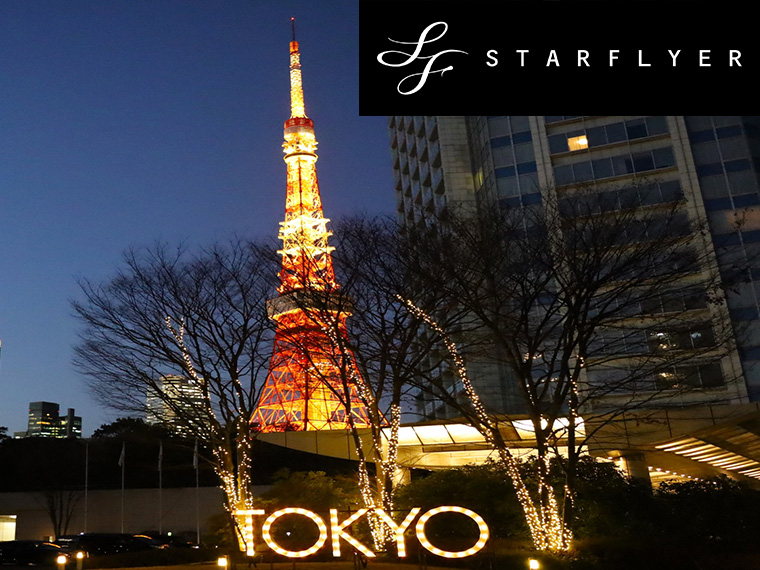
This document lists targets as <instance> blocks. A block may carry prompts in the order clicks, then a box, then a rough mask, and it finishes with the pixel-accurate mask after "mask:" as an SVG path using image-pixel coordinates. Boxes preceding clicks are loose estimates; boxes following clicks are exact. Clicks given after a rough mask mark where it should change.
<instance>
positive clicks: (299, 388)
mask: <svg viewBox="0 0 760 570" xmlns="http://www.w3.org/2000/svg"><path fill="white" fill-rule="evenodd" d="M290 109H291V112H290V118H289V119H288V120H287V121H285V142H284V144H283V148H284V152H285V163H286V164H287V171H288V174H287V197H286V201H285V221H283V222H281V223H280V234H279V238H280V239H281V240H282V249H281V250H280V251H279V252H278V253H280V254H281V255H282V271H281V272H280V279H281V285H280V287H279V289H278V290H279V296H278V297H276V298H274V299H272V300H270V301H269V303H268V312H269V317H270V318H271V319H273V320H274V321H275V322H276V323H277V330H276V333H275V342H274V351H273V354H272V362H271V364H270V368H269V375H268V377H267V382H266V385H265V386H264V390H263V392H262V394H261V399H260V400H259V404H258V406H257V408H256V411H255V412H254V415H253V418H252V422H253V423H254V424H258V427H259V429H260V430H261V431H270V432H271V431H286V430H321V429H346V428H348V427H349V415H348V414H349V413H350V414H351V416H352V417H353V421H354V424H355V425H357V426H366V425H368V423H369V422H368V420H367V413H366V409H365V407H364V405H363V404H362V402H361V400H360V399H359V398H358V396H357V391H356V385H355V384H354V383H353V382H352V381H351V380H352V378H353V377H354V376H353V374H355V372H354V371H355V370H356V367H355V365H354V363H353V356H352V355H351V354H350V353H349V352H347V351H340V350H338V349H337V347H336V343H335V342H333V340H337V339H338V338H346V326H345V319H346V317H347V316H348V313H347V312H346V308H345V305H346V302H345V301H346V300H345V298H344V297H342V296H341V295H340V294H339V293H338V288H339V287H338V284H337V283H336V281H335V273H334V271H333V266H332V258H331V256H330V252H331V251H332V250H333V248H332V247H330V246H329V245H328V243H327V240H328V237H329V236H330V235H331V232H330V231H328V229H327V222H329V220H328V219H326V218H325V217H324V216H323V215H322V200H321V198H320V195H319V185H318V184H317V169H316V162H317V155H316V149H317V140H316V137H315V136H314V123H313V121H312V120H311V119H309V118H308V117H307V116H306V112H305V110H304V101H303V88H302V85H301V63H300V54H299V52H298V42H296V41H295V33H294V34H293V41H292V42H290ZM331 338H332V340H331ZM349 409H350V412H348V411H347V410H349Z"/></svg>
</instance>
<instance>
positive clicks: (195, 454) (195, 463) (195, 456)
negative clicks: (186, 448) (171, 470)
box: [193, 439, 198, 469]
mask: <svg viewBox="0 0 760 570" xmlns="http://www.w3.org/2000/svg"><path fill="white" fill-rule="evenodd" d="M193 469H198V440H197V439H196V440H195V449H193Z"/></svg>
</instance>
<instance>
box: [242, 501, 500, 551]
mask: <svg viewBox="0 0 760 570" xmlns="http://www.w3.org/2000/svg"><path fill="white" fill-rule="evenodd" d="M420 510H421V509H420V508H419V507H414V508H413V509H412V510H411V511H409V514H408V515H407V516H406V518H404V520H403V521H402V522H400V523H397V522H396V521H394V520H393V519H392V518H391V517H390V516H389V515H388V514H387V513H386V512H384V511H383V510H382V509H375V514H376V515H377V516H378V517H379V518H380V519H381V520H382V521H383V522H384V523H385V524H386V525H388V527H389V528H390V529H391V530H392V531H393V533H394V535H395V537H396V549H397V552H398V556H399V557H400V558H403V557H405V556H406V541H405V537H404V533H405V532H406V530H407V529H408V528H409V527H410V526H411V524H412V522H413V521H414V519H415V518H416V517H417V515H418V514H419V513H420ZM366 513H367V509H360V510H358V511H357V512H355V513H353V514H352V515H351V516H350V517H348V518H347V519H345V520H344V521H343V522H340V520H339V519H338V510H337V509H330V534H331V536H332V542H331V544H332V553H333V556H334V557H336V558H337V557H339V556H340V541H341V539H342V540H344V541H346V542H347V543H349V544H350V545H351V546H352V547H353V548H355V549H356V550H358V551H359V552H361V553H362V554H364V555H365V556H367V557H368V558H373V557H374V556H375V553H374V552H373V551H372V550H370V549H369V548H367V547H366V546H365V545H364V544H362V543H361V542H359V541H358V540H356V538H354V537H353V536H351V535H350V534H348V533H347V532H346V531H345V529H346V528H349V527H350V526H351V525H352V524H353V523H354V522H356V521H357V520H359V519H360V518H361V517H363V516H364V515H365V514H366ZM440 513H458V514H461V515H463V516H466V517H468V518H470V519H471V520H473V521H474V522H475V524H477V525H478V530H479V532H480V535H479V536H478V540H477V542H476V543H475V544H473V545H472V546H471V547H470V548H468V549H466V550H456V551H451V550H443V549H441V548H438V547H436V546H434V545H433V544H432V543H431V542H430V541H429V540H428V538H427V534H426V533H425V525H427V523H428V521H429V520H430V519H431V518H433V517H434V516H435V515H437V514H440ZM235 514H236V515H237V516H239V517H241V518H242V520H243V539H244V542H245V545H246V554H247V555H248V556H253V555H254V554H255V553H256V548H255V543H254V532H253V531H254V527H253V525H254V517H260V516H264V515H266V512H265V511H264V510H263V509H252V510H239V511H235ZM284 515H300V516H303V517H306V518H308V519H310V520H311V521H312V522H314V524H316V525H317V528H318V529H319V538H317V540H316V541H315V542H314V544H313V545H311V546H310V547H309V548H306V549H304V550H288V549H286V548H283V547H282V546H281V545H279V544H278V543H277V542H276V541H275V539H274V537H273V536H272V532H271V530H272V526H273V525H274V524H275V523H276V522H277V519H279V518H280V517H282V516H284ZM414 531H415V534H416V536H417V540H419V542H420V545H421V546H422V547H423V548H424V549H425V550H427V551H428V552H431V553H433V554H435V555H437V556H442V557H444V558H466V557H467V556H472V555H473V554H475V553H476V552H479V551H480V550H481V549H482V548H483V547H484V546H485V545H486V542H487V541H488V537H489V530H488V525H487V524H486V522H485V521H484V520H483V518H482V517H481V516H480V515H479V514H477V513H476V512H474V511H471V510H470V509H466V508H464V507H455V506H444V507H436V508H434V509H430V510H429V511H427V512H425V513H424V514H423V515H422V516H420V518H419V519H417V524H416V525H415V527H414ZM261 536H262V538H263V539H264V542H265V543H266V545H267V546H268V547H269V548H271V549H272V550H274V551H275V552H276V553H278V554H281V555H283V556H287V557H288V558H305V557H307V556H311V555H312V554H314V553H316V552H317V551H318V550H319V549H320V548H322V547H323V546H324V545H325V543H326V542H327V539H328V531H327V525H326V524H325V521H324V520H323V519H322V517H320V516H319V515H318V514H316V513H315V512H312V511H309V510H307V509H301V508H296V507H288V508H286V509H280V510H278V511H275V512H273V513H272V514H270V515H269V516H268V517H267V518H266V519H265V520H264V523H263V525H262V527H261Z"/></svg>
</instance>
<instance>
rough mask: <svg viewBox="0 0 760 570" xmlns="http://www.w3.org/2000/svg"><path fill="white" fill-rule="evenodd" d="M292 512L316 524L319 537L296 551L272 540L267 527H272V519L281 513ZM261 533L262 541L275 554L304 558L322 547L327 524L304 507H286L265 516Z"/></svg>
mask: <svg viewBox="0 0 760 570" xmlns="http://www.w3.org/2000/svg"><path fill="white" fill-rule="evenodd" d="M292 514H295V515H303V516H305V517H308V518H310V519H311V520H313V521H314V522H315V523H316V524H317V527H319V538H318V539H317V542H315V543H314V544H313V545H312V546H311V548H307V549H306V550H297V551H294V550H285V549H284V548H282V547H281V546H280V545H279V544H277V543H276V542H275V541H274V538H272V535H271V534H270V532H269V529H271V528H272V525H273V524H274V521H276V520H277V519H278V518H280V517H281V516H283V515H292ZM261 534H262V536H263V537H264V542H266V543H267V544H268V545H269V548H271V549H272V550H274V551H275V552H276V553H277V554H282V555H283V556H287V557H289V558H304V557H306V556H311V555H312V554H314V553H315V552H316V551H317V550H319V549H320V548H322V546H324V544H325V542H326V541H327V526H326V525H325V521H323V520H322V519H321V518H320V517H319V515H317V514H316V513H313V512H311V511H307V510H306V509H298V508H287V509H280V510H279V511H275V512H273V513H272V514H271V515H269V517H267V520H266V521H264V526H263V527H261Z"/></svg>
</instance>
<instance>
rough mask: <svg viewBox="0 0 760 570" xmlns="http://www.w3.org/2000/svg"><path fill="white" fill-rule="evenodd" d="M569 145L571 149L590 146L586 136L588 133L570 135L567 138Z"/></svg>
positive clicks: (582, 148) (581, 148)
mask: <svg viewBox="0 0 760 570" xmlns="http://www.w3.org/2000/svg"><path fill="white" fill-rule="evenodd" d="M567 146H568V148H569V149H570V150H571V151H573V150H584V149H587V148H588V139H587V138H586V135H579V136H577V137H570V138H568V139H567Z"/></svg>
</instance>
